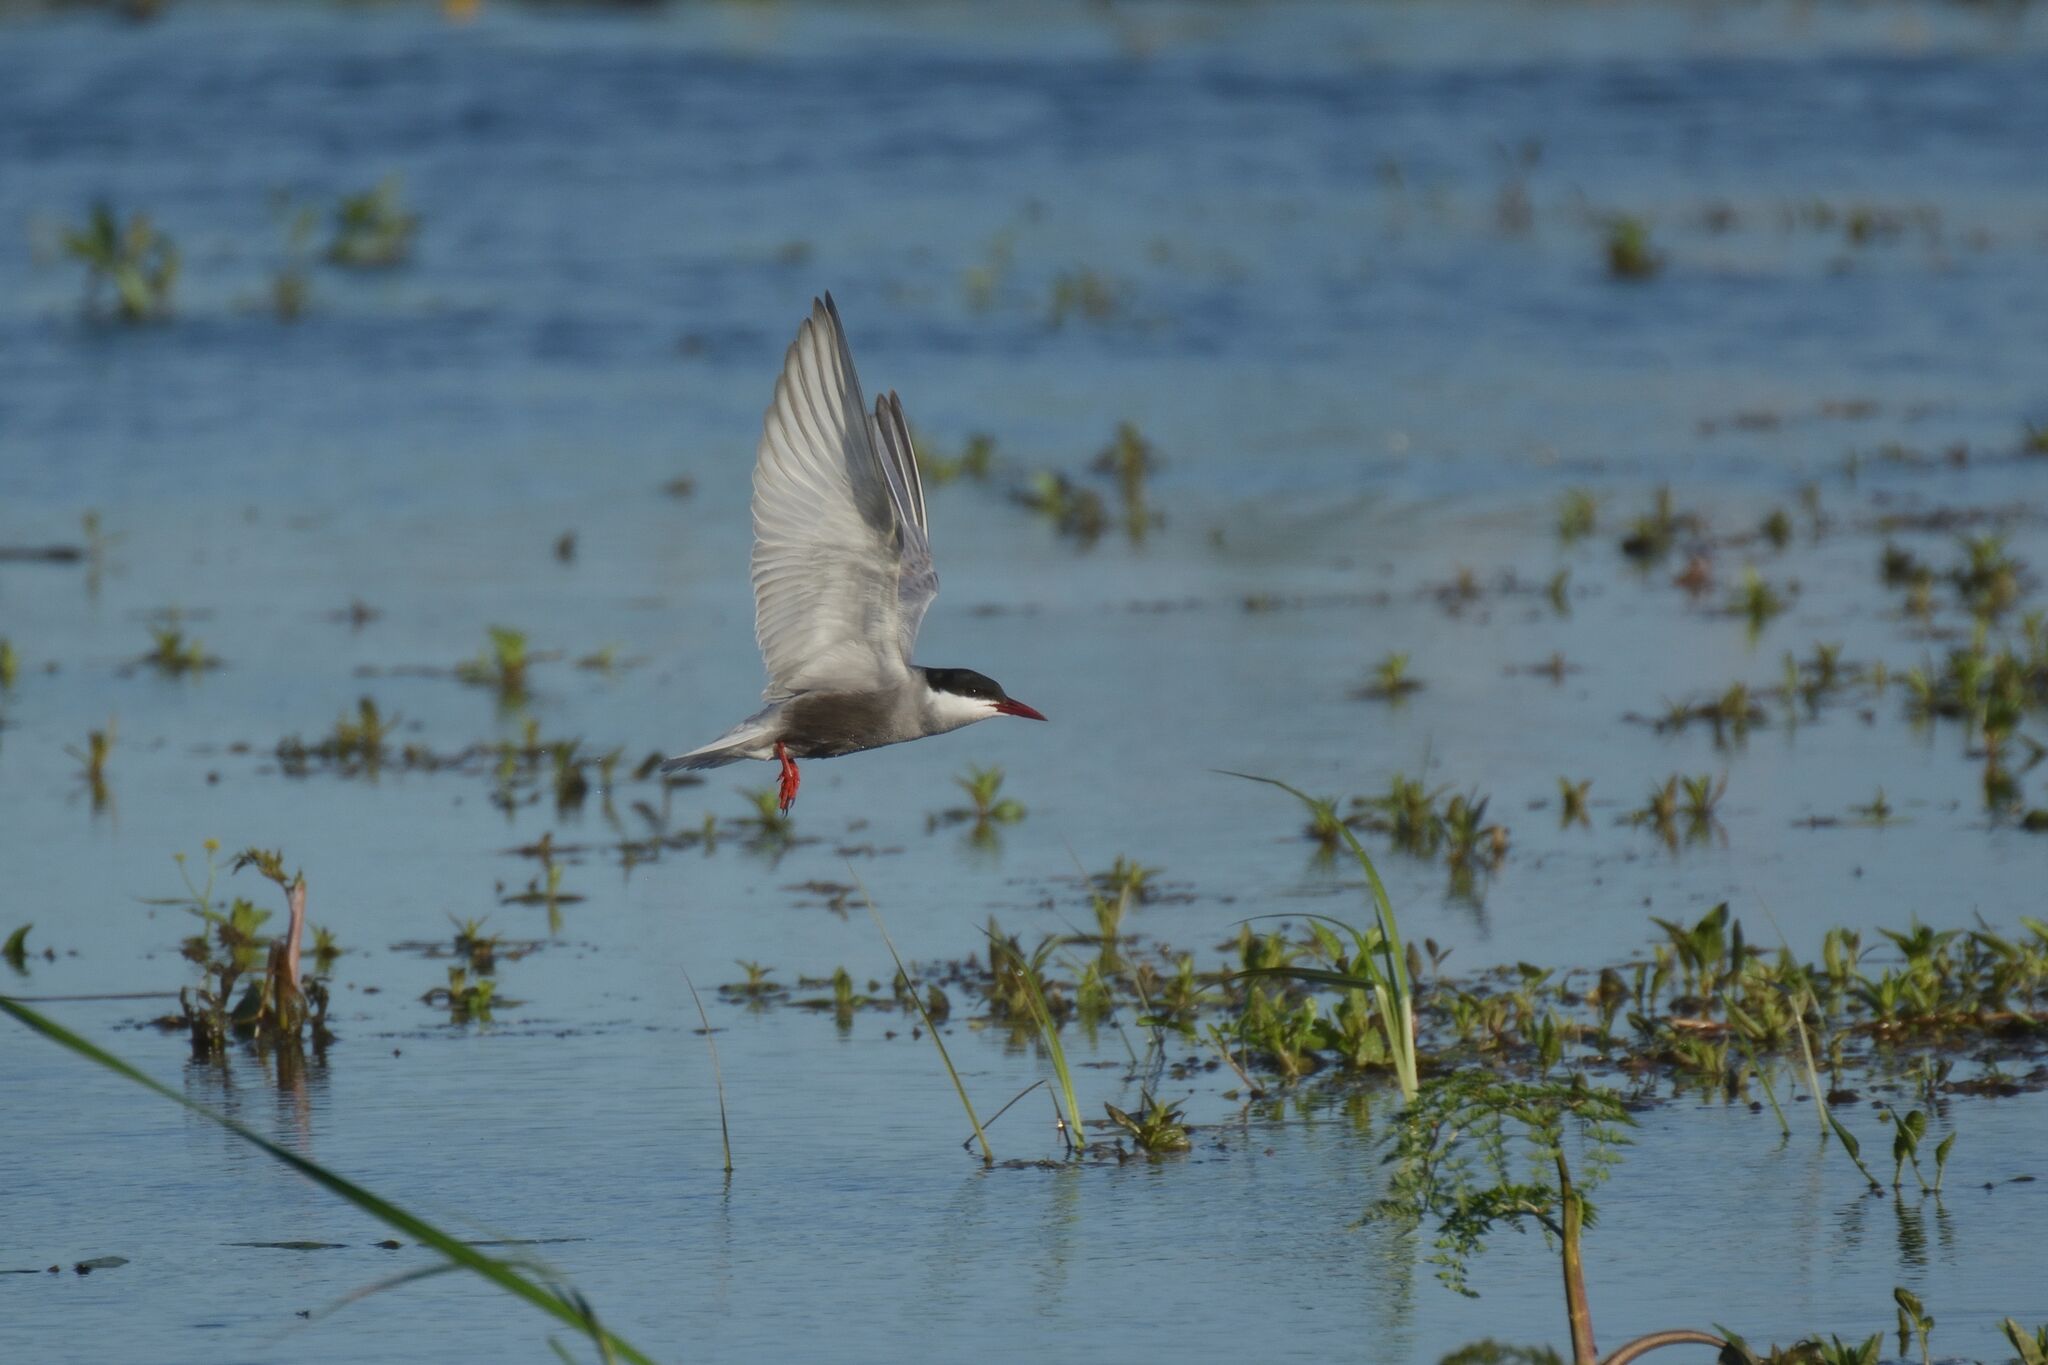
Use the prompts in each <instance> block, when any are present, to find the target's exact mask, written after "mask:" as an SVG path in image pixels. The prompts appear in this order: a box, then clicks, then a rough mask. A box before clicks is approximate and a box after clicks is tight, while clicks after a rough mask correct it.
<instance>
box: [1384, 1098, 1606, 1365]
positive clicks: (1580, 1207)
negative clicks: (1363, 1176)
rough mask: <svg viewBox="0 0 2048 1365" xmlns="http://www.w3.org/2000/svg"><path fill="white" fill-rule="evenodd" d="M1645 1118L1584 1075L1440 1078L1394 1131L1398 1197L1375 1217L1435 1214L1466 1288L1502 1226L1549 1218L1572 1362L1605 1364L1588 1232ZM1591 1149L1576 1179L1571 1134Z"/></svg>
mask: <svg viewBox="0 0 2048 1365" xmlns="http://www.w3.org/2000/svg"><path fill="white" fill-rule="evenodd" d="M1634 1123H1635V1120H1634V1119H1633V1118H1632V1117H1631V1116H1630V1114H1629V1112H1628V1110H1627V1108H1626V1107H1625V1106H1624V1105H1623V1103H1622V1098H1621V1096H1620V1095H1619V1094H1618V1093H1617V1092H1615V1091H1611V1090H1602V1089H1596V1088H1595V1087H1593V1086H1590V1085H1588V1084H1587V1083H1586V1081H1585V1078H1584V1077H1583V1076H1578V1077H1574V1079H1573V1080H1572V1081H1571V1082H1569V1083H1565V1082H1557V1081H1544V1082H1536V1083H1530V1082H1520V1081H1506V1080H1502V1079H1500V1078H1498V1077H1496V1076H1494V1075H1492V1074H1490V1073H1488V1072H1485V1071H1479V1070H1461V1071H1454V1072H1451V1073H1449V1074H1447V1075H1443V1076H1433V1077H1431V1078H1430V1080H1429V1082H1428V1084H1426V1085H1425V1086H1423V1087H1422V1089H1421V1091H1420V1093H1418V1094H1417V1095H1416V1097H1415V1098H1414V1100H1412V1101H1411V1102H1410V1103H1409V1105H1408V1106H1407V1107H1406V1108H1405V1109H1404V1110H1403V1111H1402V1112H1401V1115H1400V1117H1399V1119H1398V1120H1397V1123H1396V1126H1395V1128H1394V1130H1393V1134H1392V1137H1391V1139H1390V1147H1391V1150H1390V1152H1389V1154H1388V1161H1389V1164H1390V1165H1391V1167H1392V1175H1391V1177H1390V1179H1389V1181H1388V1186H1387V1193H1386V1195H1385V1196H1384V1197H1382V1198H1381V1199H1380V1200H1378V1201H1377V1202H1376V1203H1375V1204H1374V1205H1373V1207H1372V1208H1371V1210H1370V1211H1369V1212H1368V1215H1367V1216H1368V1217H1369V1218H1372V1219H1376V1220H1385V1221H1388V1222H1392V1223H1394V1224H1396V1225H1397V1226H1404V1227H1415V1226H1418V1225H1420V1224H1421V1223H1423V1222H1426V1221H1427V1222H1434V1223H1435V1225H1436V1228H1437V1239H1436V1254H1435V1255H1433V1256H1431V1257H1430V1258H1429V1259H1430V1260H1431V1261H1433V1262H1434V1263H1435V1264H1436V1265H1437V1267H1438V1269H1437V1276H1438V1278H1439V1279H1441V1280H1442V1281H1443V1282H1444V1283H1445V1284H1446V1285H1448V1286H1450V1287H1451V1288H1452V1289H1455V1290H1457V1291H1458V1292H1460V1293H1464V1294H1470V1293H1471V1292H1472V1290H1471V1288H1470V1286H1469V1284H1468V1283H1467V1280H1466V1274H1467V1271H1466V1267H1467V1264H1468V1262H1469V1261H1470V1260H1471V1258H1472V1257H1473V1256H1475V1255H1477V1254H1479V1253H1480V1252H1482V1251H1484V1250H1485V1248H1486V1243H1485V1238H1486V1237H1487V1236H1488V1235H1489V1234H1490V1233H1491V1232H1492V1231H1493V1229H1494V1228H1495V1227H1496V1226H1497V1225H1507V1226H1520V1225H1521V1224H1523V1223H1524V1222H1525V1221H1527V1222H1533V1223H1535V1224H1537V1225H1538V1226H1540V1227H1541V1228H1542V1229H1543V1230H1544V1231H1545V1232H1546V1233H1548V1234H1549V1235H1550V1237H1551V1238H1552V1239H1554V1243H1555V1245H1556V1247H1557V1249H1558V1256H1559V1259H1560V1260H1561V1262H1562V1264H1563V1269H1564V1293H1565V1317H1566V1321H1567V1322H1568V1323H1569V1325H1570V1328H1571V1338H1572V1359H1573V1360H1574V1361H1575V1362H1578V1365H1593V1362H1595V1361H1596V1360H1597V1359H1598V1356H1597V1354H1596V1352H1595V1350H1594V1346H1593V1315H1592V1308H1591V1306H1590V1304H1589V1303H1588V1302H1587V1299H1586V1281H1585V1269H1584V1262H1583V1254H1584V1253H1583V1250H1582V1246H1581V1237H1582V1232H1583V1229H1584V1228H1585V1226H1586V1224H1587V1223H1588V1222H1590V1221H1591V1218H1592V1213H1593V1208H1592V1204H1591V1202H1590V1201H1589V1200H1588V1199H1587V1197H1586V1196H1587V1193H1588V1191H1590V1190H1592V1189H1594V1188H1596V1187H1597V1186H1598V1185H1599V1184H1600V1183H1601V1182H1602V1181H1603V1180H1604V1179H1606V1177H1607V1175H1608V1174H1609V1173H1610V1172H1611V1171H1612V1169H1613V1167H1614V1166H1615V1165H1616V1164H1617V1163H1618V1162H1619V1161H1620V1159H1621V1158H1620V1148H1621V1146H1622V1144H1624V1143H1626V1142H1627V1141H1628V1138H1627V1135H1626V1134H1625V1132H1624V1129H1626V1128H1628V1127H1631V1126H1633V1125H1634ZM1567 1129H1569V1130H1571V1131H1572V1132H1573V1133H1575V1135H1576V1136H1577V1138H1578V1140H1579V1145H1580V1156H1579V1169H1578V1171H1577V1173H1576V1176H1575V1175H1574V1172H1573V1170H1572V1166H1571V1162H1570V1160H1569V1158H1568V1155H1567V1152H1566V1146H1565V1142H1566V1132H1567Z"/></svg>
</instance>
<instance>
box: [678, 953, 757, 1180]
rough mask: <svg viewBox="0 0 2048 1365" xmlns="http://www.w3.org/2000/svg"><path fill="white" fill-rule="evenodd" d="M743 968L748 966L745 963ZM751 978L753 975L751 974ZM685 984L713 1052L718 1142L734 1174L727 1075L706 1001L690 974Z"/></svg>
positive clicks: (712, 1076)
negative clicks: (727, 1111)
mask: <svg viewBox="0 0 2048 1365" xmlns="http://www.w3.org/2000/svg"><path fill="white" fill-rule="evenodd" d="M741 965H742V966H744V965H746V964H744V963H742V964H741ZM749 976H750V978H751V976H752V974H751V973H749ZM683 984H684V985H685V986H687V987H689V990H690V1000H691V1002H692V1003H694V1004H695V1005H696V1006H697V1018H698V1019H699V1020H700V1021H702V1023H703V1025H704V1046H705V1047H706V1048H708V1049H709V1050H710V1052H711V1082H712V1084H713V1085H714V1086H716V1087H717V1089H718V1140H719V1141H720V1142H721V1143H723V1144H724V1146H725V1173H726V1174H727V1175H731V1174H732V1129H731V1127H729V1126H728V1125H727V1123H726V1119H725V1073H724V1072H723V1071H722V1070H720V1068H719V1065H718V1042H717V1040H716V1039H714V1038H713V1037H712V1036H711V1016H710V1015H709V1014H707V1013H705V1011H704V999H703V997H702V996H700V995H698V994H697V983H696V982H694V981H692V980H690V974H689V973H688V972H684V973H683Z"/></svg>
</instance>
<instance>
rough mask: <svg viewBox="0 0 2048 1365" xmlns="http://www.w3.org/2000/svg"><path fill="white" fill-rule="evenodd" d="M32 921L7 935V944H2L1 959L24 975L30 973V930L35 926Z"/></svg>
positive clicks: (0, 946)
mask: <svg viewBox="0 0 2048 1365" xmlns="http://www.w3.org/2000/svg"><path fill="white" fill-rule="evenodd" d="M35 927H36V926H35V924H34V922H33V921H31V922H30V923H28V924H24V925H22V926H21V927H20V928H19V929H16V930H15V931H14V932H13V933H11V934H9V935H8V936H7V942H6V944H5V945H0V961H4V962H6V964H7V965H8V966H10V967H12V968H14V970H15V971H16V972H17V973H18V974H20V975H23V976H26V975H27V974H28V931H29V930H31V929H33V928H35Z"/></svg>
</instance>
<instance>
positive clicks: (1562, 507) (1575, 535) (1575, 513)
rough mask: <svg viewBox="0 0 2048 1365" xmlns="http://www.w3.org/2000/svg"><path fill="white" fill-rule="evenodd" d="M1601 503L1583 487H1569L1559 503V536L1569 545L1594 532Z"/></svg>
mask: <svg viewBox="0 0 2048 1365" xmlns="http://www.w3.org/2000/svg"><path fill="white" fill-rule="evenodd" d="M1599 515H1600V504H1599V501H1598V500H1597V499H1595V498H1594V496H1593V495H1592V494H1591V493H1589V492H1587V491H1586V490H1585V489H1583V488H1568V489H1566V490H1565V493H1564V496H1563V497H1561V498H1559V499H1558V503H1557V538H1558V539H1559V540H1562V541H1563V542H1564V543H1565V544H1567V545H1569V544H1571V543H1572V542H1573V541H1576V540H1582V539H1584V538H1585V537H1587V536H1590V535H1592V534H1593V531H1594V529H1595V525H1596V523H1597V522H1598V520H1599Z"/></svg>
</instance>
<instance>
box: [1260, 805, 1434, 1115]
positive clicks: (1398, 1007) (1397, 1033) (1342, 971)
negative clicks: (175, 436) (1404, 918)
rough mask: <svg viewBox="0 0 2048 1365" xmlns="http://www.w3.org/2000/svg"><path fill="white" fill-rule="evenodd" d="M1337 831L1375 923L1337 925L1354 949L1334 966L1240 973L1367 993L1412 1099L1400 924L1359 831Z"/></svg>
mask: <svg viewBox="0 0 2048 1365" xmlns="http://www.w3.org/2000/svg"><path fill="white" fill-rule="evenodd" d="M1230 776H1232V777H1242V778H1245V779H1246V780H1247V781H1251V782H1263V783H1265V784H1266V785H1267V786H1269V787H1278V788H1279V789H1280V790H1281V791H1284V792H1286V793H1287V794H1288V795H1289V796H1292V797H1293V798H1294V799H1295V800H1297V801H1299V802H1301V803H1302V805H1304V806H1306V807H1308V808H1309V809H1310V810H1314V809H1315V798H1314V797H1312V796H1310V795H1308V794H1307V793H1306V792H1303V791H1299V790H1297V789H1295V788H1293V787H1290V786H1288V785H1287V784H1286V783H1285V782H1280V781H1276V780H1275V779H1273V778H1270V777H1255V776H1253V775H1252V774H1250V773H1232V774H1230ZM1342 835H1343V839H1344V842H1345V844H1346V845H1347V846H1348V847H1349V848H1350V849H1351V856H1352V857H1354V858H1356V859H1357V860H1358V866H1359V868H1360V870H1362V871H1363V872H1364V873H1365V878H1366V883H1367V885H1368V887H1369V888H1370V891H1371V900H1372V905H1373V910H1374V912H1375V914H1376V916H1377V923H1376V924H1375V925H1374V927H1373V928H1372V929H1371V930H1367V931H1361V930H1358V929H1353V928H1351V927H1350V926H1348V925H1340V927H1342V928H1343V929H1344V930H1345V931H1346V932H1347V933H1349V934H1350V935H1351V938H1352V944H1353V948H1354V950H1355V951H1354V952H1353V953H1351V954H1350V955H1348V956H1346V957H1344V958H1341V959H1340V960H1339V962H1338V963H1337V965H1336V967H1335V969H1334V970H1329V971H1324V970H1319V969H1317V968H1311V967H1295V966H1285V965H1275V966H1266V967H1259V968H1250V969H1248V970H1247V971H1245V972H1244V973H1242V974H1243V975H1246V976H1283V977H1292V978H1293V979H1295V980H1297V981H1305V982H1311V983H1316V984H1321V985H1327V986H1336V987H1338V988H1339V989H1342V990H1351V989H1353V988H1357V989H1360V990H1364V991H1366V992H1367V993H1369V994H1370V995H1371V996H1372V999H1373V1003H1374V1005H1375V1006H1376V1007H1377V1009H1378V1018H1379V1026H1380V1028H1381V1030H1382V1032H1383V1034H1384V1036H1385V1038H1386V1042H1387V1052H1388V1054H1389V1056H1390V1057H1391V1058H1392V1060H1393V1067H1394V1078H1395V1080H1396V1082H1397V1083H1398V1084H1399V1085H1400V1087H1401V1094H1402V1097H1403V1098H1405V1099H1409V1100H1412V1099H1414V1097H1415V1093H1416V1089H1417V1087H1418V1085H1419V1083H1420V1082H1419V1080H1418V1078H1417V1071H1416V1064H1415V998H1414V989H1413V986H1412V984H1411V982H1410V979H1409V975H1408V954H1407V951H1406V949H1404V948H1403V947H1402V944H1401V926H1400V924H1399V923H1398V922H1397V921H1396V920H1395V918H1394V904H1393V902H1392V901H1390V900H1389V899H1388V898H1387V888H1386V886H1385V885H1384V884H1383V883H1382V882H1381V881H1380V874H1379V869H1378V868H1376V867H1374V866H1373V865H1372V859H1371V858H1370V857H1368V856H1367V855H1366V851H1365V848H1364V846H1363V845H1361V844H1360V843H1359V842H1358V836H1357V835H1355V834H1353V833H1352V832H1351V830H1350V829H1349V828H1348V827H1346V828H1344V829H1343V831H1342Z"/></svg>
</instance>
